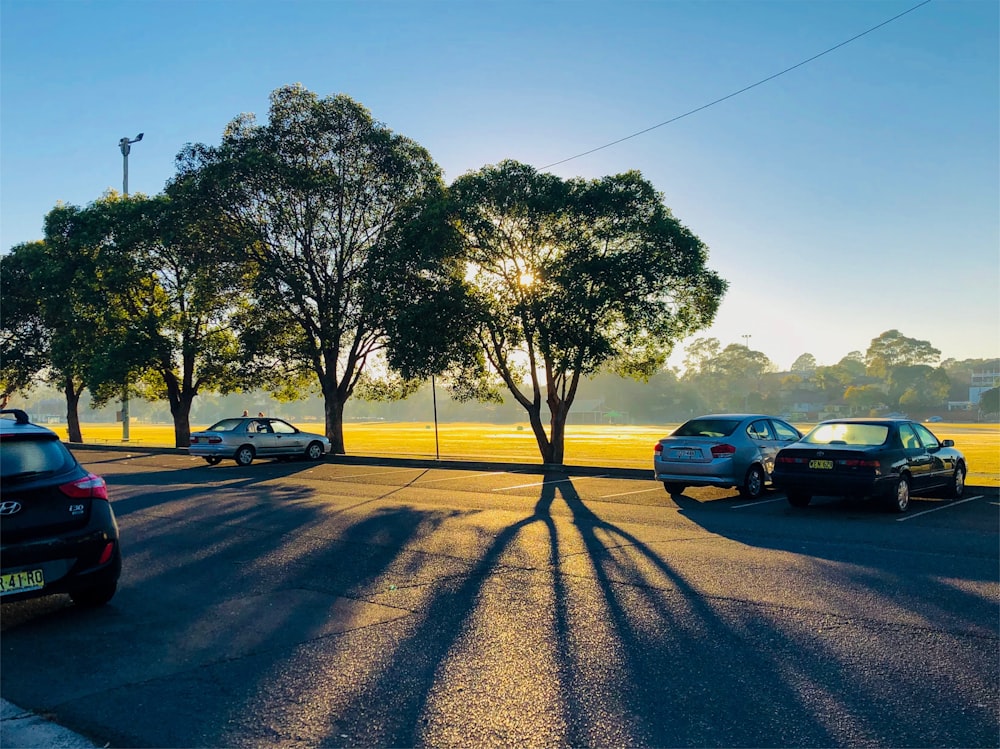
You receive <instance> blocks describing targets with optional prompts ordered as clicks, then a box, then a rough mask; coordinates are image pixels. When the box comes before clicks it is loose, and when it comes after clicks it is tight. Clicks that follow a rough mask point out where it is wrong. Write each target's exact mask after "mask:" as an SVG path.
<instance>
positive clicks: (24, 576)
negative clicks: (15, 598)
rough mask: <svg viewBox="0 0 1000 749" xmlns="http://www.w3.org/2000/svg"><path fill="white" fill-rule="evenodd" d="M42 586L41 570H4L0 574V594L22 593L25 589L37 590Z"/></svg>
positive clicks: (43, 583) (43, 584) (43, 579)
mask: <svg viewBox="0 0 1000 749" xmlns="http://www.w3.org/2000/svg"><path fill="white" fill-rule="evenodd" d="M44 587H45V575H43V574H42V571H41V570H25V571H24V572H5V573H4V574H2V575H0V596H6V595H9V594H11V593H23V592H24V591H26V590H38V589H40V588H44Z"/></svg>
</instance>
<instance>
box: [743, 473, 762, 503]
mask: <svg viewBox="0 0 1000 749" xmlns="http://www.w3.org/2000/svg"><path fill="white" fill-rule="evenodd" d="M766 480H767V479H766V478H765V476H764V469H763V468H761V467H760V466H750V468H749V469H747V475H746V478H744V479H743V486H741V487H740V495H741V496H742V497H744V498H746V499H760V497H761V496H762V495H763V494H764V482H765V481H766Z"/></svg>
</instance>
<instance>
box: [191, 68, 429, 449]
mask: <svg viewBox="0 0 1000 749" xmlns="http://www.w3.org/2000/svg"><path fill="white" fill-rule="evenodd" d="M179 167H180V175H181V177H182V178H184V179H192V180H197V182H198V184H200V185H201V186H202V188H203V189H204V190H205V195H207V196H210V197H211V198H212V199H213V200H214V201H215V205H216V207H217V208H218V210H220V211H221V213H222V214H223V215H224V216H225V219H226V220H227V222H229V224H230V225H231V226H232V227H233V229H234V231H237V232H238V233H239V235H240V236H241V237H243V238H244V240H245V243H246V244H245V249H246V253H247V256H248V257H249V258H250V259H252V260H253V261H254V262H255V263H256V264H257V265H258V267H259V271H260V272H259V274H258V275H257V277H256V280H257V283H256V286H255V293H256V294H257V303H256V306H255V308H254V309H255V312H256V323H257V326H256V327H257V333H258V336H257V342H256V344H255V347H257V345H258V344H259V345H260V346H261V347H262V346H263V345H264V344H267V345H268V347H269V349H268V351H267V354H265V355H262V357H261V358H262V359H264V360H266V362H267V363H268V365H269V366H271V367H273V368H274V369H275V371H277V370H280V369H282V368H287V369H288V370H290V371H291V372H292V373H299V374H301V373H302V372H303V371H306V372H308V373H310V374H311V375H312V376H313V377H315V381H316V382H318V384H319V387H320V389H321V391H322V393H323V399H324V410H325V416H326V434H327V436H328V437H329V438H330V440H331V442H332V447H333V451H334V452H336V453H343V452H345V447H344V437H343V415H344V405H345V403H346V402H347V401H348V399H349V398H350V397H351V395H352V394H353V393H354V390H355V388H356V387H357V386H358V383H359V381H360V380H361V377H362V374H363V373H364V370H365V367H366V365H367V364H368V363H369V362H370V361H371V360H372V359H374V358H377V357H379V356H380V354H382V353H383V349H384V347H385V345H386V341H387V320H388V319H390V318H391V317H392V316H393V315H394V314H395V312H396V310H395V308H394V304H393V298H392V297H391V296H389V295H388V294H387V290H386V283H387V280H389V281H391V278H389V275H388V274H387V273H386V269H387V268H399V269H401V272H406V273H410V272H419V269H420V268H422V267H427V266H431V267H433V266H434V265H435V263H436V257H435V256H433V255H436V253H437V252H438V251H437V250H436V249H434V248H433V247H432V243H428V242H415V243H413V244H412V245H410V244H408V243H407V242H406V241H405V239H406V238H407V237H408V236H410V235H407V234H406V233H405V232H399V231H397V227H398V225H399V223H400V222H401V221H406V222H409V221H416V222H417V223H423V221H422V217H423V209H424V207H425V206H431V205H435V204H436V203H439V202H440V198H441V194H442V192H443V190H444V184H443V181H442V178H441V171H440V169H439V167H438V166H437V165H436V164H435V163H434V161H433V160H432V159H431V157H430V154H428V153H427V151H426V150H424V149H423V148H422V147H420V146H419V145H418V144H417V143H415V142H414V141H412V140H410V139H408V138H405V137H403V136H401V135H398V134H396V133H394V132H392V131H391V130H390V129H389V128H387V127H385V126H384V125H382V124H381V123H379V122H376V121H375V120H374V119H373V118H372V116H371V114H370V112H369V111H368V110H367V109H365V108H364V107H363V106H361V105H360V104H358V103H357V102H355V101H353V100H352V99H351V98H350V97H348V96H344V95H338V96H333V97H327V98H319V97H318V96H317V95H316V94H314V93H312V92H309V91H307V90H306V89H304V88H303V87H301V86H298V85H295V86H286V87H283V88H279V89H277V90H276V91H274V92H273V93H272V94H271V100H270V112H269V118H268V122H267V123H266V124H258V123H257V122H256V119H255V118H254V117H253V116H252V115H244V116H241V117H239V118H237V119H235V120H234V121H233V122H232V123H230V125H229V126H228V128H227V129H226V131H225V134H224V135H223V138H222V142H221V144H220V145H219V146H217V147H208V146H204V145H195V146H191V147H189V148H187V149H186V150H185V152H183V153H182V154H181V156H180V158H179ZM441 215H442V218H443V214H441ZM429 248H430V249H431V250H432V257H430V258H424V257H423V255H422V253H423V252H424V251H426V250H428V249H429ZM400 254H402V256H404V257H405V261H404V260H401V259H400ZM425 260H426V262H425ZM432 273H433V271H432ZM265 334H266V335H265Z"/></svg>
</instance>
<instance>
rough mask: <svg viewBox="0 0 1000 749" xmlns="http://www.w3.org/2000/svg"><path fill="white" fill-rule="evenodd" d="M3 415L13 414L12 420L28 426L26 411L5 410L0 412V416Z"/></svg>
mask: <svg viewBox="0 0 1000 749" xmlns="http://www.w3.org/2000/svg"><path fill="white" fill-rule="evenodd" d="M3 414H14V420H15V421H16V422H17V423H18V424H30V423H31V419H29V418H28V414H27V412H26V411H22V410H21V409H20V408H5V409H3V410H2V411H0V416H2V415H3Z"/></svg>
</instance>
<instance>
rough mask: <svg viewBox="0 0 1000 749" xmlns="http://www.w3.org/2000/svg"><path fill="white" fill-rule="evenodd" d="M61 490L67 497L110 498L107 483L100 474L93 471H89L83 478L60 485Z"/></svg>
mask: <svg viewBox="0 0 1000 749" xmlns="http://www.w3.org/2000/svg"><path fill="white" fill-rule="evenodd" d="M59 491H61V492H62V493H63V494H65V495H66V496H67V497H73V498H74V499H83V498H86V497H90V498H91V499H107V498H108V485H107V483H105V481H104V479H102V478H101V477H100V476H98V475H96V474H93V473H88V474H87V475H86V476H84V477H83V478H82V479H77V480H76V481H70V482H69V483H68V484H63V485H62V486H60V487H59Z"/></svg>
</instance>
